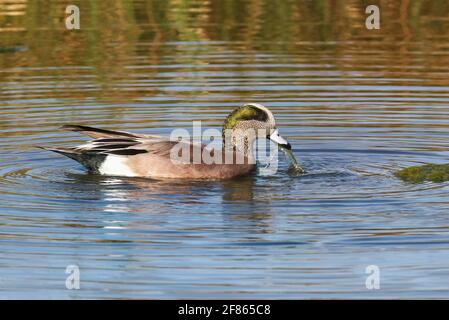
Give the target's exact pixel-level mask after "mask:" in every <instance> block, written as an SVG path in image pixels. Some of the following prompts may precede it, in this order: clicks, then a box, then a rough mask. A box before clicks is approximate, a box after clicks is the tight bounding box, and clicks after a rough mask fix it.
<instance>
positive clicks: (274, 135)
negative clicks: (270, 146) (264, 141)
mask: <svg viewBox="0 0 449 320" xmlns="http://www.w3.org/2000/svg"><path fill="white" fill-rule="evenodd" d="M269 139H270V140H271V141H273V142H275V143H276V144H277V145H278V146H279V147H280V148H284V149H287V150H291V148H292V146H291V145H290V143H288V141H287V140H285V139H284V138H282V137H281V136H280V135H279V131H278V130H277V129H276V130H274V131H273V133H272V134H271V135H270V136H269Z"/></svg>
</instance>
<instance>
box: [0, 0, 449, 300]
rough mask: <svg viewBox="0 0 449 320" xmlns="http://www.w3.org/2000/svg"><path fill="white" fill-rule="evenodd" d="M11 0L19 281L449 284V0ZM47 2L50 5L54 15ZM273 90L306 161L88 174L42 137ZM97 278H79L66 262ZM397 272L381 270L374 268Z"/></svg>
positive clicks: (146, 294) (5, 148)
mask: <svg viewBox="0 0 449 320" xmlns="http://www.w3.org/2000/svg"><path fill="white" fill-rule="evenodd" d="M379 4H380V7H381V14H382V19H381V29H380V30H373V31H369V30H366V29H365V28H364V22H365V17H366V14H365V13H364V9H365V7H364V6H365V2H364V1H354V0H351V1H344V2H343V1H342V2H335V1H326V0H317V1H294V2H291V1H281V2H275V1H271V0H249V1H241V0H230V1H207V0H194V1H184V0H170V1H159V0H157V1H156V0H154V1H137V0H136V1H124V0H117V1H108V2H107V3H106V2H100V1H80V2H79V7H80V10H81V30H77V31H68V30H65V28H64V18H65V6H66V2H64V1H43V0H42V1H28V2H26V1H19V0H13V1H1V0H0V137H1V139H0V150H1V151H0V242H1V245H0V298H323V297H327V298H359V297H362V298H379V297H380V298H388V297H409V298H418V297H426V298H436V297H439V298H441V297H444V298H447V292H448V288H447V286H446V285H445V283H447V281H445V280H448V279H449V272H448V271H447V270H448V267H449V259H448V258H447V257H449V241H448V234H449V230H448V226H449V220H448V217H447V211H448V208H449V201H448V200H447V193H448V184H447V183H430V182H429V183H423V184H408V183H404V182H402V181H400V180H398V179H397V178H396V177H394V175H393V173H394V172H395V171H396V170H398V169H400V168H404V167H407V166H411V165H419V164H424V163H429V162H431V163H446V162H447V157H448V153H447V151H446V150H447V138H448V132H449V120H448V119H449V117H448V114H449V107H448V106H449V80H448V78H447V73H448V71H449V70H448V68H449V67H448V66H449V46H448V34H449V33H448V27H449V20H448V19H447V17H448V14H449V4H448V3H447V2H446V1H424V0H423V1H421V0H416V1H408V0H401V1H392V0H381V1H379ZM43 15H45V17H46V19H42V16H43ZM245 102H259V103H262V104H265V105H267V106H268V107H269V108H270V109H272V110H273V112H274V113H275V115H276V119H277V124H278V127H279V128H280V130H281V132H282V135H283V136H285V137H288V139H289V141H290V143H291V144H292V145H293V149H294V153H295V155H296V157H297V158H298V161H299V163H300V164H301V166H303V167H304V168H305V169H306V173H305V174H304V175H300V176H295V175H291V174H289V173H288V163H287V162H286V161H282V162H280V163H279V164H280V168H279V172H278V174H277V175H272V176H263V175H260V174H257V173H254V174H253V175H251V176H249V177H244V178H240V179H236V180H231V181H156V180H146V179H129V178H118V177H101V176H96V175H88V174H86V172H85V171H84V170H83V169H82V168H81V167H80V166H79V165H78V164H76V163H74V162H72V161H70V160H68V159H65V158H63V157H59V156H57V155H54V154H49V153H47V152H44V151H41V150H37V149H35V148H34V147H33V146H34V145H51V144H55V145H59V146H63V145H71V144H75V143H79V142H81V141H83V139H84V138H82V137H80V136H78V135H76V134H75V133H71V132H69V133H67V132H61V131H58V130H57V128H58V127H59V126H60V125H63V124H69V123H79V124H85V125H97V126H101V127H105V128H111V129H122V130H123V129H125V130H128V131H136V132H146V133H152V134H169V133H170V130H171V129H173V128H187V129H189V128H191V125H192V121H194V120H195V121H196V120H202V121H203V122H202V125H203V128H210V127H216V128H218V127H220V125H221V123H222V122H223V120H224V118H225V117H226V115H227V114H228V113H229V112H230V111H231V110H232V109H233V108H235V107H236V106H240V105H242V104H243V103H245ZM71 264H75V265H78V266H79V267H80V270H81V290H78V291H71V290H67V289H65V277H66V276H67V275H66V274H65V268H66V267H67V266H68V265H71ZM373 264H374V265H377V266H379V268H380V270H381V290H378V291H377V290H375V291H371V290H367V289H366V288H365V279H366V274H365V268H366V266H368V265H373Z"/></svg>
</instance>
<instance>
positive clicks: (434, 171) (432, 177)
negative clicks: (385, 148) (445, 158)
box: [395, 163, 449, 183]
mask: <svg viewBox="0 0 449 320" xmlns="http://www.w3.org/2000/svg"><path fill="white" fill-rule="evenodd" d="M395 176H397V177H398V178H401V179H402V180H404V181H407V182H412V183H420V182H424V181H432V182H444V181H448V180H449V163H447V164H427V165H424V166H413V167H409V168H404V169H402V170H399V171H397V172H396V173H395Z"/></svg>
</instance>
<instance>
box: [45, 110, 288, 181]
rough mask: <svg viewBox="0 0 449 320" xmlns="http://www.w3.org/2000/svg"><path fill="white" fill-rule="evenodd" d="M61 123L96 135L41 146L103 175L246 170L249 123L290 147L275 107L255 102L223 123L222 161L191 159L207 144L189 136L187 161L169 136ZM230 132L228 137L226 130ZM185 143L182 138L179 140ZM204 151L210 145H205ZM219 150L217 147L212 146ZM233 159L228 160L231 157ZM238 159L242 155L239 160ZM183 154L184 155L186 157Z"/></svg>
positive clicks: (222, 175)
mask: <svg viewBox="0 0 449 320" xmlns="http://www.w3.org/2000/svg"><path fill="white" fill-rule="evenodd" d="M62 129H65V130H70V131H76V132H80V133H82V134H85V135H87V136H89V137H91V138H94V140H92V141H89V142H88V143H87V144H83V145H80V146H77V147H70V148H52V147H40V148H43V149H46V150H50V151H54V152H57V153H60V154H63V155H65V156H67V157H69V158H71V159H74V160H76V161H78V162H79V163H81V164H82V165H83V166H84V167H86V168H87V169H88V170H89V171H90V172H93V173H99V174H102V175H112V176H127V177H146V178H190V179H226V178H233V177H237V176H242V175H247V174H249V173H250V172H251V171H252V170H253V169H254V167H255V161H254V157H253V153H252V144H253V142H254V141H255V139H256V138H257V137H256V136H254V135H249V134H247V133H248V132H249V131H250V129H251V130H253V132H254V131H255V130H258V132H259V133H260V131H263V132H264V137H266V138H267V139H270V140H271V141H273V142H275V143H276V144H277V145H278V146H279V147H281V148H283V149H286V150H290V149H291V146H290V144H289V143H288V142H287V140H285V139H284V138H282V137H281V136H280V135H279V132H278V130H277V128H276V125H275V120H274V116H273V113H272V112H271V111H270V110H268V109H267V108H266V107H264V106H263V105H261V104H258V103H250V104H245V105H244V106H242V107H240V108H237V109H235V110H234V111H233V112H232V113H231V114H230V115H229V116H228V117H227V118H226V120H225V122H224V125H223V147H222V149H221V150H214V151H212V152H211V156H213V157H214V159H217V158H218V159H223V161H222V163H217V162H214V163H210V162H209V163H206V162H205V161H203V160H202V159H200V162H195V161H191V160H192V156H193V154H194V153H195V152H199V154H203V151H204V149H205V148H207V147H206V146H205V145H202V144H198V143H193V142H187V148H188V151H190V152H189V159H187V160H188V161H187V162H186V161H177V160H174V159H173V157H172V156H171V151H172V149H173V148H174V147H175V146H176V145H178V148H179V145H180V142H179V141H171V140H170V139H169V138H167V137H160V136H153V135H144V134H135V133H129V132H123V131H112V130H105V129H98V128H92V127H87V126H81V125H65V126H63V127H62ZM229 132H230V133H231V136H230V139H227V138H225V133H226V134H228V133H229ZM183 143H184V145H182V144H181V147H182V146H184V147H185V146H186V142H183ZM206 151H208V149H206ZM216 151H217V152H218V153H215V152H216ZM225 159H226V160H229V159H232V161H231V163H230V164H227V163H229V161H225ZM237 159H243V161H240V162H238V160H237ZM184 160H185V159H184Z"/></svg>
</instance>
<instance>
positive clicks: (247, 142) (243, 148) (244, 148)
mask: <svg viewBox="0 0 449 320" xmlns="http://www.w3.org/2000/svg"><path fill="white" fill-rule="evenodd" d="M254 141H255V139H248V137H240V138H238V137H234V138H229V139H226V138H225V137H223V150H224V151H226V152H233V153H241V154H243V155H244V157H245V158H247V160H248V163H255V161H254V151H253V144H254Z"/></svg>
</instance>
